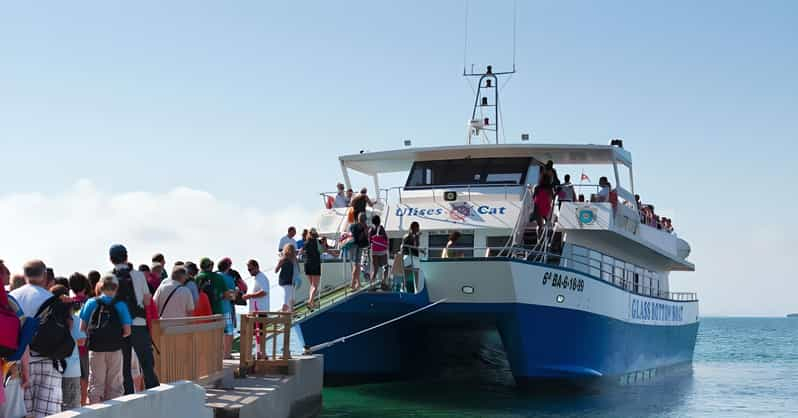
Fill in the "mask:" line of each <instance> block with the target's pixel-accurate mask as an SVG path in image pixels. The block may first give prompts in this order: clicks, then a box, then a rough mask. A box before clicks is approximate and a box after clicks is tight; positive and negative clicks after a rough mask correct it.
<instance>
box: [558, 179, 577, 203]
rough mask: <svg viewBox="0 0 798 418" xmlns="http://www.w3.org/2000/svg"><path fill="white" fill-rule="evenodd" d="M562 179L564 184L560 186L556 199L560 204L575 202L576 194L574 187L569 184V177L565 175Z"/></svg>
mask: <svg viewBox="0 0 798 418" xmlns="http://www.w3.org/2000/svg"><path fill="white" fill-rule="evenodd" d="M564 179H565V182H564V183H563V184H561V185H560V191H559V193H558V198H559V199H560V202H573V201H575V200H576V192H574V185H573V184H571V175H570V174H566V175H565V177H564Z"/></svg>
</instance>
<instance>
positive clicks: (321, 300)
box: [294, 245, 698, 320]
mask: <svg viewBox="0 0 798 418" xmlns="http://www.w3.org/2000/svg"><path fill="white" fill-rule="evenodd" d="M412 250H418V253H419V255H418V256H413V255H409V254H407V253H408V252H411V251H412ZM444 250H446V251H445V252H444ZM362 251H364V254H363V256H362V258H361V259H362V260H363V261H362V269H361V270H362V271H363V274H364V276H365V277H362V278H361V282H362V283H364V284H363V285H362V286H361V287H360V288H359V289H356V290H353V289H352V288H351V287H350V284H349V283H346V284H343V285H341V286H338V287H334V288H330V289H326V290H324V291H321V292H319V294H318V296H317V299H316V300H315V302H316V303H315V305H316V306H315V307H314V310H310V309H308V307H307V302H302V303H300V304H298V305H297V306H296V307H295V311H294V312H295V313H294V319H295V320H300V319H303V318H305V317H307V316H309V315H311V314H312V313H313V312H314V311H315V310H319V309H324V308H327V307H329V306H332V305H335V304H337V303H340V302H342V301H344V300H345V299H347V298H349V297H351V296H354V295H356V294H360V293H363V292H371V291H377V290H379V289H380V288H383V285H387V288H388V289H389V290H388V291H396V292H400V293H402V292H405V289H406V288H405V286H404V285H405V283H404V282H402V283H401V285H400V286H396V287H395V286H394V285H395V284H396V283H393V281H394V280H396V279H397V278H396V277H394V275H393V262H394V261H396V260H395V258H396V257H402V270H403V271H404V272H405V275H406V274H407V272H418V271H420V270H421V263H422V262H425V261H441V260H445V259H458V258H469V259H507V258H513V259H520V260H527V261H535V262H540V260H545V261H543V262H542V263H543V264H549V265H551V266H553V267H554V266H557V267H565V268H568V269H571V270H574V271H577V272H579V273H581V274H585V275H587V276H590V277H593V278H595V279H598V280H601V281H604V282H607V283H610V284H612V285H614V286H616V287H620V288H622V289H625V290H627V291H629V292H631V293H634V294H637V295H641V296H651V297H657V298H660V299H666V300H672V301H678V302H691V301H697V300H698V295H697V293H695V292H670V291H666V290H662V289H660V288H659V287H658V286H650V285H647V284H646V283H645V281H644V280H643V278H641V277H639V276H638V278H637V280H635V279H634V276H633V275H631V277H630V274H627V272H628V270H627V269H625V268H622V267H619V266H617V265H613V264H611V263H605V262H603V260H602V261H599V260H595V259H590V258H588V259H587V261H583V260H581V259H579V258H584V257H583V256H578V255H577V256H573V255H568V254H563V253H555V252H552V251H540V250H538V249H536V248H527V247H523V246H510V247H506V246H505V247H502V246H497V247H465V246H461V247H458V246H452V247H448V248H447V247H411V246H407V245H405V246H403V247H402V250H400V251H399V252H396V253H394V254H393V255H392V257H391V260H389V262H388V264H387V265H386V266H382V267H381V268H385V269H387V270H388V274H387V276H388V281H389V283H387V284H386V283H383V282H382V281H381V278H382V277H384V276H383V274H384V272H382V271H381V272H379V273H378V274H377V275H376V276H375V277H376V279H375V281H374V282H370V281H369V279H368V275H367V274H366V272H371V269H372V266H371V253H370V249H368V248H367V249H364V250H362ZM330 261H334V262H338V263H341V269H342V272H343V274H351V271H352V270H351V268H352V264H353V259H352V258H351V257H349V256H348V251H342V254H341V257H340V258H336V259H334V260H327V259H322V263H325V262H330ZM629 273H631V272H629ZM416 277H417V280H418V282H417V283H416V284H415V286H414V287H415V291H416V292H419V291H421V290H422V289H423V288H424V282H423V280H424V279H423V276H422V275H417V276H416ZM402 280H404V277H403V278H402ZM383 290H384V288H383Z"/></svg>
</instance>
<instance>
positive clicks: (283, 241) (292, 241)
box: [277, 235, 296, 252]
mask: <svg viewBox="0 0 798 418" xmlns="http://www.w3.org/2000/svg"><path fill="white" fill-rule="evenodd" d="M288 244H292V245H293V246H294V248H296V240H295V239H293V238H291V237H289V236H288V235H286V236H284V237H282V238H280V244H279V245H278V246H277V252H283V248H285V246H286V245H288Z"/></svg>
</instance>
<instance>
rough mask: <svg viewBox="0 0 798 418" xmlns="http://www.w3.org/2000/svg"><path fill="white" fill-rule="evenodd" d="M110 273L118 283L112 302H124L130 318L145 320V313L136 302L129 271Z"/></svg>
mask: <svg viewBox="0 0 798 418" xmlns="http://www.w3.org/2000/svg"><path fill="white" fill-rule="evenodd" d="M112 273H113V275H114V276H116V279H117V281H118V282H119V287H118V289H117V291H116V296H115V297H114V302H116V301H122V302H124V304H125V305H126V306H127V310H128V311H129V312H130V316H131V317H132V318H134V319H135V318H146V317H147V312H146V311H145V310H144V308H143V307H142V306H141V305H139V302H138V301H137V300H136V288H135V287H134V286H133V277H132V276H131V275H130V270H128V269H121V270H120V269H114V271H113V272H112Z"/></svg>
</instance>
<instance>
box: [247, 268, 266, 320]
mask: <svg viewBox="0 0 798 418" xmlns="http://www.w3.org/2000/svg"><path fill="white" fill-rule="evenodd" d="M261 290H263V291H265V292H266V294H265V295H263V296H261V297H258V298H252V299H249V311H250V312H269V279H268V278H267V277H266V275H265V274H263V272H262V271H261V272H258V274H256V275H255V276H254V277H251V278H250V279H249V280H247V293H249V294H253V293H258V292H260V291H261Z"/></svg>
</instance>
